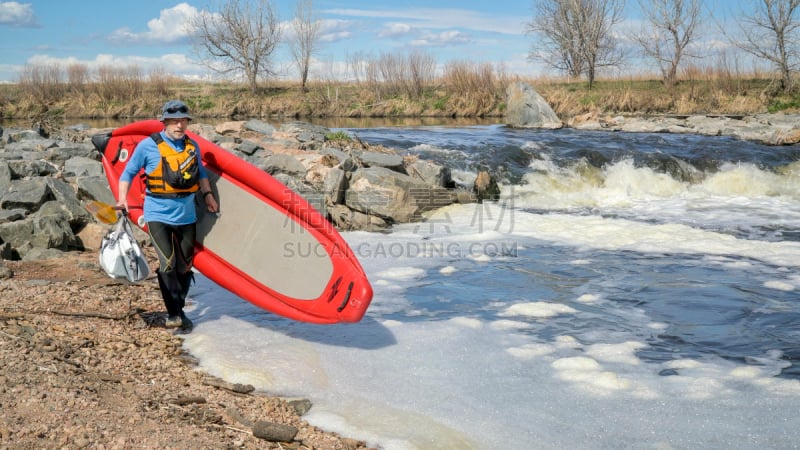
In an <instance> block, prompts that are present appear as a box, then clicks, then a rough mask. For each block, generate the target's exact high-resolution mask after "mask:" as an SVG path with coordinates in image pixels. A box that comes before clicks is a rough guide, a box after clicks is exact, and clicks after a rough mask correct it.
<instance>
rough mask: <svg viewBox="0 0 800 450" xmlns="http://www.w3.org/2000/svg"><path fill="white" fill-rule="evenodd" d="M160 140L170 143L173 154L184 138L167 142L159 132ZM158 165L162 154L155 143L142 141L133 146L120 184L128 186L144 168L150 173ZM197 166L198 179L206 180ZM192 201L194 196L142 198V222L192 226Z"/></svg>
mask: <svg viewBox="0 0 800 450" xmlns="http://www.w3.org/2000/svg"><path fill="white" fill-rule="evenodd" d="M161 137H162V138H163V139H164V142H166V143H167V144H169V145H170V146H171V147H172V148H174V149H175V150H176V151H178V152H182V151H184V149H185V146H186V145H185V144H186V143H185V141H184V140H183V139H179V140H177V141H176V140H173V139H170V138H169V137H168V136H167V135H166V133H164V132H163V131H162V132H161ZM192 144H194V146H195V148H196V151H197V157H198V162H199V161H202V153H200V146H199V145H197V142H194V141H192ZM160 162H161V152H159V151H158V145H157V144H156V142H155V141H154V140H153V139H151V138H145V139H142V140H141V141H140V142H139V144H138V145H137V146H136V150H135V151H134V152H133V155H131V158H130V159H129V160H128V163H127V164H126V165H125V170H124V171H123V172H122V175H120V177H119V181H127V182H129V183H131V182H132V181H133V179H134V178H135V177H136V176H137V175H138V174H139V172H140V171H141V170H142V169H144V171H145V173H150V172H152V171H153V170H155V168H156V167H158V164H159V163H160ZM199 166H200V171H199V177H200V179H203V178H208V175H207V174H206V171H205V168H204V167H203V164H202V163H200V164H199ZM194 198H195V196H194V195H187V196H185V197H177V198H164V197H154V196H152V195H145V198H144V220H145V222H162V223H166V224H169V225H187V224H190V223H194V222H196V221H197V212H196V210H195V203H194Z"/></svg>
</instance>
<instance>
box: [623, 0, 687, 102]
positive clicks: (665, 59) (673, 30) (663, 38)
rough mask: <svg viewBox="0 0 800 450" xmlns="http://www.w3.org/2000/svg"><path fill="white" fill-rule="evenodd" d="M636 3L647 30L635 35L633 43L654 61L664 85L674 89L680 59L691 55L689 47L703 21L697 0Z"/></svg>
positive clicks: (645, 0)
mask: <svg viewBox="0 0 800 450" xmlns="http://www.w3.org/2000/svg"><path fill="white" fill-rule="evenodd" d="M638 1H639V6H640V7H641V8H642V13H643V14H644V16H645V17H646V18H647V20H648V22H649V25H650V27H649V29H643V30H642V31H641V33H640V34H638V35H636V36H634V40H635V41H636V42H638V43H639V45H640V46H641V47H642V50H643V51H644V54H645V55H646V56H648V57H650V58H653V59H655V60H656V62H657V63H658V67H659V69H661V76H662V79H663V81H664V84H665V85H666V86H668V87H669V86H673V85H674V84H675V82H676V81H677V78H678V67H679V66H680V63H681V60H682V59H683V57H684V56H686V57H692V56H694V55H692V54H690V53H689V52H688V48H689V45H690V44H691V43H692V42H693V41H694V39H695V37H696V34H695V31H696V30H697V25H698V24H699V23H700V21H701V20H702V16H701V10H700V6H701V5H700V0H638Z"/></svg>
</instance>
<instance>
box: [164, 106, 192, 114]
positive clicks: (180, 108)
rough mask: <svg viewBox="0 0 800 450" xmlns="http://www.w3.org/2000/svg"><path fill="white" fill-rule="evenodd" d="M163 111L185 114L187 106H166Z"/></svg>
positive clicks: (187, 109)
mask: <svg viewBox="0 0 800 450" xmlns="http://www.w3.org/2000/svg"><path fill="white" fill-rule="evenodd" d="M165 111H166V113H167V114H175V113H181V114H187V113H188V112H189V108H187V107H185V106H178V107H172V108H167V109H166V110H165Z"/></svg>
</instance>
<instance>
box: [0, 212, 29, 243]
mask: <svg viewBox="0 0 800 450" xmlns="http://www.w3.org/2000/svg"><path fill="white" fill-rule="evenodd" d="M32 236H33V220H31V219H24V220H16V221H14V222H7V223H0V242H3V243H8V244H11V247H12V248H15V249H19V248H21V247H22V245H23V244H25V243H29V242H30V240H31V237H32Z"/></svg>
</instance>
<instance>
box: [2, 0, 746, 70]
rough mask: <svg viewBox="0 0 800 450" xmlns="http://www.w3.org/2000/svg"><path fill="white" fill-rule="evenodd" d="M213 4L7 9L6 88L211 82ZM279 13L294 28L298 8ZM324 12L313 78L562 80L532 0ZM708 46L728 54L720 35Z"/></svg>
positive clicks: (464, 0) (467, 0)
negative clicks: (540, 37) (454, 74)
mask: <svg viewBox="0 0 800 450" xmlns="http://www.w3.org/2000/svg"><path fill="white" fill-rule="evenodd" d="M740 1H746V0H735V1H731V2H726V1H725V0H708V1H706V2H705V3H706V6H707V7H709V8H711V9H714V10H715V11H718V10H719V7H718V6H717V5H718V4H719V5H726V6H725V7H726V8H732V7H733V6H735V4H737V3H739V2H740ZM208 3H209V2H208V1H206V0H204V1H203V2H198V1H185V2H181V1H176V0H171V1H166V0H146V1H141V0H139V1H136V2H132V1H124V0H121V1H103V2H100V1H95V0H81V1H68V0H66V1H65V0H41V1H37V0H32V1H27V2H26V1H13V2H8V1H3V0H0V82H7V81H15V80H17V79H18V76H19V73H20V69H21V68H22V67H23V66H24V65H25V64H52V63H58V64H61V65H62V66H66V65H69V64H72V63H80V64H85V65H87V66H88V67H89V68H90V69H95V68H97V67H99V66H112V67H128V66H131V65H135V66H137V67H139V68H141V69H142V70H144V71H145V72H149V71H150V70H162V71H166V72H169V73H173V74H176V75H180V76H183V77H187V78H206V77H208V76H209V71H208V69H206V68H204V67H202V66H201V65H198V64H196V63H195V62H194V60H195V57H194V55H193V54H192V52H191V45H190V44H189V40H188V36H187V27H186V25H187V23H189V20H190V18H191V17H192V16H193V15H196V14H198V12H199V11H200V10H202V8H204V7H206V5H207V4H208ZM628 3H629V6H628V9H627V10H626V11H627V14H628V17H627V19H628V20H627V22H626V26H634V25H635V24H636V23H637V22H636V20H637V9H638V4H637V3H636V0H628ZM214 4H219V2H217V3H214ZM272 4H273V5H274V6H275V7H276V9H277V12H278V15H279V17H280V19H281V20H282V21H284V22H287V23H288V21H290V20H291V18H292V16H293V12H294V7H295V0H286V1H273V2H272ZM631 5H633V6H631ZM314 10H315V12H316V13H317V15H318V17H319V18H320V19H322V20H323V21H324V27H323V30H324V32H323V33H324V34H323V36H322V41H321V46H320V48H319V51H318V52H317V54H316V58H317V62H316V64H315V65H314V66H313V68H312V74H311V76H312V78H316V79H321V78H323V79H329V78H332V77H338V76H340V75H341V74H342V73H344V72H343V71H344V70H345V68H346V66H347V64H346V62H347V61H348V59H351V58H352V57H353V56H354V55H358V54H366V55H376V56H377V55H380V54H382V53H395V52H404V51H406V50H409V49H420V50H423V51H425V52H427V53H429V54H430V55H432V56H433V57H434V58H435V60H436V61H437V62H438V63H439V64H445V63H447V62H449V61H455V60H459V61H460V60H468V61H475V62H481V63H483V62H488V63H492V64H495V65H498V66H497V67H499V65H500V64H502V67H503V68H504V70H505V71H506V73H508V74H514V75H521V76H524V77H535V76H541V75H547V74H552V73H548V72H547V71H546V69H545V68H544V67H541V66H537V65H535V64H534V63H532V62H530V61H528V59H527V54H528V51H529V49H530V44H531V39H532V37H531V36H526V35H525V34H524V28H525V23H526V22H528V21H530V20H531V18H532V2H531V1H530V0H503V1H495V2H490V1H486V0H483V1H476V0H461V1H458V2H453V1H438V0H427V1H420V0H395V1H393V2H376V1H374V0H372V1H366V0H364V1H343V0H314ZM709 31H710V30H709ZM712 34H713V33H712ZM704 39H705V40H706V42H716V44H715V45H720V44H719V41H718V40H717V41H714V39H715V38H714V37H713V36H712V35H711V34H710V35H709V36H706V37H704ZM706 47H709V45H706ZM289 61H290V59H289V57H288V53H287V52H286V49H285V48H279V50H278V51H277V52H276V54H275V55H274V63H275V65H276V66H277V67H278V68H280V69H281V72H282V74H283V76H284V77H287V78H292V77H293V71H292V67H291V64H290V63H289Z"/></svg>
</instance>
